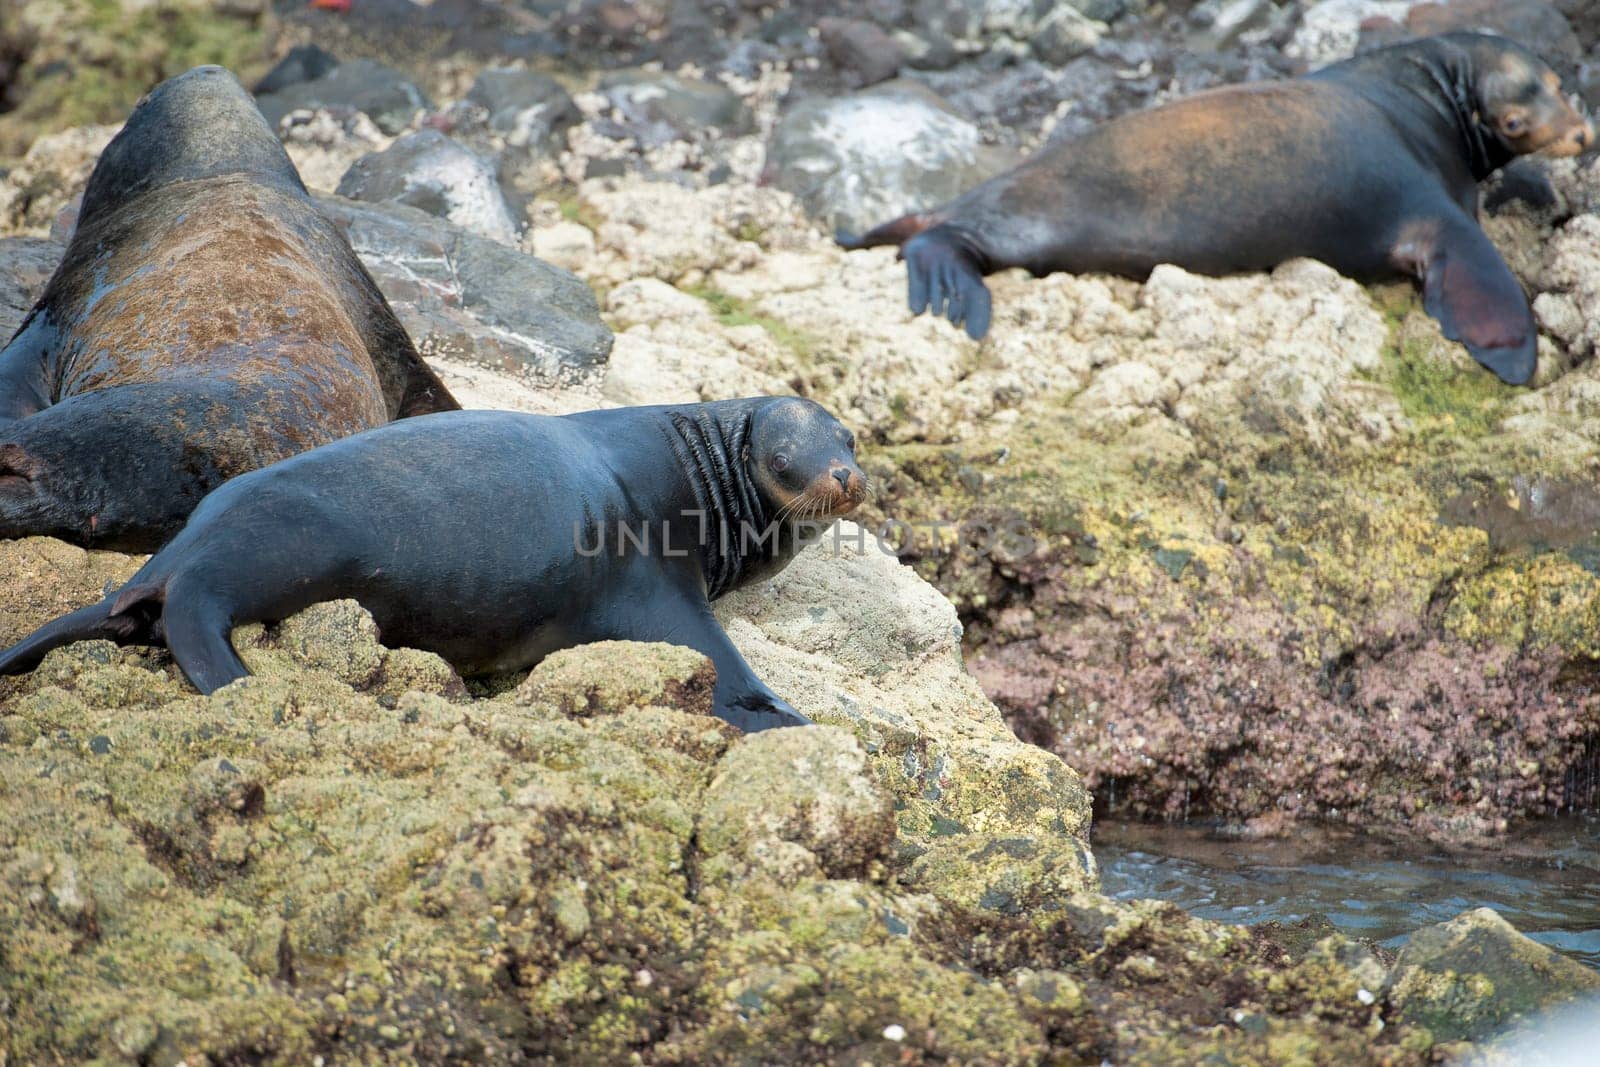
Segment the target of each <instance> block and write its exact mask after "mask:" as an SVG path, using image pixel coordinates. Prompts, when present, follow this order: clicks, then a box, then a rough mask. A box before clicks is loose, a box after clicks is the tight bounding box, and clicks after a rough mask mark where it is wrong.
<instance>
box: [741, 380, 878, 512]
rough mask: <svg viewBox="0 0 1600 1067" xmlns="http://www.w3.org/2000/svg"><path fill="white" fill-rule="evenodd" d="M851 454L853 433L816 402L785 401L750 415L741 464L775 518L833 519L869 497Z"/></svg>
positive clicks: (795, 399) (773, 403) (769, 405)
mask: <svg viewBox="0 0 1600 1067" xmlns="http://www.w3.org/2000/svg"><path fill="white" fill-rule="evenodd" d="M855 453H856V439H855V435H854V434H852V433H851V432H850V431H849V430H847V429H845V428H844V427H843V426H842V425H840V423H839V420H837V419H835V418H834V417H833V416H832V415H830V414H829V413H828V411H827V410H826V409H825V408H823V407H822V406H821V405H820V404H817V403H815V402H813V401H810V400H803V399H800V398H799V397H784V398H781V399H777V400H773V401H772V402H771V403H769V404H767V405H766V406H765V407H763V408H762V409H761V410H760V411H758V412H756V414H755V415H754V416H753V417H752V420H751V424H750V437H749V443H748V446H747V450H746V459H745V462H746V463H747V464H748V465H749V470H750V473H751V477H752V478H753V479H754V481H755V485H756V489H757V490H758V491H759V492H760V493H761V495H762V497H763V498H764V499H765V501H766V504H767V506H768V507H769V508H771V509H772V512H773V513H774V514H778V515H781V516H783V517H784V518H793V519H797V520H804V519H836V518H838V517H839V516H841V515H845V514H847V513H849V512H850V511H853V510H854V509H855V507H856V505H857V504H860V503H861V502H862V501H863V500H865V499H866V497H867V478H866V475H864V474H862V473H861V468H860V467H858V466H857V465H856V455H855Z"/></svg>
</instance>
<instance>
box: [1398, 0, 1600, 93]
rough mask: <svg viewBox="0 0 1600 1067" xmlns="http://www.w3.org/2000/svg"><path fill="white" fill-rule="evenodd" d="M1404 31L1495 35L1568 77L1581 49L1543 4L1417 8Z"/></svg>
mask: <svg viewBox="0 0 1600 1067" xmlns="http://www.w3.org/2000/svg"><path fill="white" fill-rule="evenodd" d="M1405 24H1406V28H1407V29H1408V30H1410V31H1411V32H1412V33H1414V34H1416V35H1417V36H1418V37H1432V36H1435V35H1437V34H1441V33H1455V32H1457V31H1460V30H1476V31H1481V32H1485V33H1498V34H1500V35H1502V36H1504V37H1509V38H1511V39H1512V40H1513V41H1516V42H1517V43H1518V44H1521V45H1523V46H1524V47H1526V48H1528V49H1531V50H1532V51H1533V52H1534V53H1535V54H1536V55H1539V56H1540V57H1542V58H1543V59H1544V61H1545V62H1546V63H1548V64H1550V66H1551V67H1552V68H1554V69H1555V71H1556V73H1557V74H1560V75H1561V76H1562V77H1563V78H1567V77H1570V76H1571V75H1572V74H1573V73H1574V72H1575V70H1576V69H1577V64H1578V60H1579V59H1580V58H1581V57H1582V55H1583V46H1582V45H1581V44H1580V43H1579V42H1578V36H1577V34H1575V33H1573V32H1572V26H1571V25H1570V24H1569V23H1568V22H1567V20H1566V17H1565V16H1564V15H1563V14H1562V13H1561V12H1560V11H1559V10H1557V9H1556V8H1555V7H1554V6H1552V5H1551V4H1549V3H1546V2H1545V0H1445V2H1443V3H1424V4H1417V5H1416V6H1415V7H1413V8H1412V9H1411V10H1410V11H1409V12H1407V14H1406V19H1405Z"/></svg>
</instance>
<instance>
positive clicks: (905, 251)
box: [900, 225, 991, 341]
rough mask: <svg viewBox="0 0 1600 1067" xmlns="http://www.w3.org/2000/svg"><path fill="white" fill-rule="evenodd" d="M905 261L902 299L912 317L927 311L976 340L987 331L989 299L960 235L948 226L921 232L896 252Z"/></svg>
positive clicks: (976, 262) (980, 276) (978, 271)
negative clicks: (960, 327) (904, 287)
mask: <svg viewBox="0 0 1600 1067" xmlns="http://www.w3.org/2000/svg"><path fill="white" fill-rule="evenodd" d="M900 255H901V257H902V258H903V259H904V260H905V261H906V297H907V302H908V303H909V304H910V306H911V313H912V314H913V315H920V314H922V313H923V312H924V311H927V310H928V309H929V308H932V309H933V313H934V314H935V315H943V316H945V317H946V318H948V319H949V320H950V321H951V322H953V323H955V324H956V325H957V326H961V325H965V326H966V328H967V336H968V337H971V338H972V339H973V340H975V341H976V340H978V339H980V338H982V337H983V335H984V334H986V333H988V332H989V317H990V311H991V306H990V300H989V290H988V287H987V286H985V285H984V284H983V271H982V270H981V269H980V267H979V262H978V258H977V256H976V255H974V254H973V252H972V250H971V249H970V248H969V247H968V246H967V243H966V242H965V241H964V240H962V238H961V234H960V232H959V231H958V230H956V229H955V228H954V227H952V226H946V225H940V226H935V227H933V228H932V229H929V230H924V231H923V232H921V233H919V234H917V236H915V237H913V238H912V239H911V240H909V241H907V242H906V243H905V247H903V248H902V249H901V250H900Z"/></svg>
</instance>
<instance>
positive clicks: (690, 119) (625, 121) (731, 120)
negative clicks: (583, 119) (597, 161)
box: [596, 70, 754, 147]
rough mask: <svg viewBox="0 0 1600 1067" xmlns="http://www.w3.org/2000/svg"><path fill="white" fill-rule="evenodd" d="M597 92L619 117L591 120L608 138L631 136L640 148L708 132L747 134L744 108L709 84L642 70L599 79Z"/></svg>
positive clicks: (729, 93) (734, 97)
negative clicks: (599, 120)
mask: <svg viewBox="0 0 1600 1067" xmlns="http://www.w3.org/2000/svg"><path fill="white" fill-rule="evenodd" d="M600 90H601V91H602V92H604V93H605V94H606V98H607V100H609V101H610V103H611V106H612V107H613V108H615V109H616V111H617V112H618V114H619V115H620V120H619V121H609V120H608V121H606V122H601V123H597V124H596V125H597V127H599V128H600V129H601V131H602V132H604V133H606V134H607V135H608V136H611V137H614V138H616V139H618V140H621V139H624V138H631V139H632V140H635V141H637V142H638V143H639V144H640V145H641V146H643V147H652V146H655V145H659V144H665V143H666V142H668V141H674V140H679V139H681V138H684V137H695V136H704V135H706V134H708V133H710V132H713V131H715V132H718V133H722V134H725V135H738V134H743V133H749V132H750V131H751V130H752V129H753V128H754V123H753V120H752V119H751V116H750V111H749V109H748V108H746V107H745V106H744V101H742V100H740V99H739V96H738V94H737V93H735V92H734V91H733V90H732V89H729V88H727V87H726V86H724V85H719V84H717V83H715V82H707V81H699V80H697V79H693V78H680V77H678V76H677V75H674V74H656V73H651V72H648V71H631V70H630V71H619V72H617V73H616V74H610V75H607V76H606V77H605V78H603V79H601V81H600Z"/></svg>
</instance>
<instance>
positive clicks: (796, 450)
mask: <svg viewBox="0 0 1600 1067" xmlns="http://www.w3.org/2000/svg"><path fill="white" fill-rule="evenodd" d="M866 490H867V487H866V481H865V479H864V477H863V476H862V474H861V472H860V470H859V468H858V467H857V466H856V463H855V458H854V439H853V438H852V437H851V435H850V434H849V433H848V431H846V430H845V429H844V428H843V427H841V426H840V425H839V424H838V422H836V421H835V420H834V419H833V417H832V416H831V415H829V414H828V413H827V412H826V411H824V410H823V409H822V408H820V407H818V406H817V405H816V404H814V403H812V402H810V401H806V400H798V399H792V398H772V397H759V398H753V399H748V400H728V401H721V402H718V403H712V404H697V405H685V406H681V407H649V408H623V409H617V410H609V411H591V412H584V413H582V414H577V415H568V416H564V417H559V418H556V417H549V416H540V415H523V414H517V413H513V412H491V411H470V412H453V413H446V414H441V415H430V416H426V417H423V418H418V419H407V420H404V421H401V422H396V423H392V424H390V425H387V426H383V427H380V428H378V429H375V430H370V431H368V432H366V433H362V434H357V435H355V436H353V437H348V438H345V439H343V440H340V441H336V442H334V443H332V444H329V445H325V446H323V447H321V448H319V449H316V450H315V451H312V452H307V453H304V454H302V455H298V456H295V457H293V458H290V459H287V460H284V461H283V462H281V463H278V464H276V465H274V466H272V467H268V468H266V469H264V470H259V471H254V472H252V473H249V474H245V475H243V476H241V477H239V478H236V479H234V480H233V481H231V482H229V483H227V484H226V485H224V486H222V487H221V488H219V489H217V490H216V491H215V492H213V493H212V494H211V495H210V496H209V497H207V498H206V499H205V501H204V502H202V503H201V505H200V507H199V508H197V509H196V510H195V512H194V515H193V516H192V517H191V518H190V520H189V523H188V525H187V526H185V527H184V529H183V531H182V532H181V533H180V534H179V535H178V536H177V537H176V538H174V539H173V540H172V542H171V543H170V544H169V545H167V547H166V548H164V549H162V550H161V551H160V552H159V553H157V554H156V555H155V556H154V557H152V558H151V560H150V561H149V562H148V563H147V564H146V565H145V566H144V568H143V569H142V570H140V571H139V573H138V574H136V575H134V577H133V578H132V579H131V580H130V581H129V582H128V584H127V585H126V586H124V587H123V588H122V589H121V590H119V591H118V592H116V593H114V594H112V595H111V596H109V597H107V598H106V599H105V600H104V601H102V602H101V603H99V604H95V605H92V606H90V607H86V608H83V609H82V610H80V611H77V612H74V613H72V614H70V615H67V616H65V617H63V618H61V619H58V620H56V621H55V622H52V623H50V624H48V625H46V626H44V627H42V628H40V629H39V630H38V631H36V632H35V633H33V634H32V635H30V636H29V637H27V638H25V639H24V640H22V641H21V642H19V643H17V644H16V645H15V646H13V647H12V648H10V649H8V650H6V651H5V652H3V653H0V674H16V673H21V672H24V671H28V670H32V669H33V668H34V667H35V666H36V665H37V664H38V663H39V661H40V659H42V658H43V656H44V654H45V653H46V652H48V651H49V650H50V649H52V648H56V647H58V646H60V645H64V644H67V643H69V642H71V641H76V640H84V639H87V638H106V639H110V640H115V641H118V642H121V643H124V644H137V643H147V644H162V643H164V644H165V645H166V646H167V647H169V648H170V649H171V650H172V653H173V656H174V658H175V659H177V661H178V665H179V666H180V667H181V668H182V669H183V671H184V674H185V675H186V676H187V677H188V678H189V679H190V681H192V682H193V683H194V684H195V685H196V686H197V687H198V688H199V689H200V690H201V691H202V692H211V691H212V690H214V689H216V688H218V687H219V686H222V685H225V684H226V683H228V682H231V681H233V680H235V679H237V678H240V677H243V676H244V675H245V674H246V673H248V672H247V671H246V669H245V666H244V664H243V662H242V661H240V659H239V657H238V655H237V654H236V653H235V652H234V649H233V647H232V646H231V644H230V643H229V633H230V632H231V630H232V628H233V627H234V626H235V625H238V624H242V623H247V622H253V621H259V620H266V621H271V620H276V619H282V618H285V617H287V616H288V615H291V614H293V613H294V612H296V611H299V610H301V609H302V608H305V607H307V606H309V605H311V604H314V603H317V602H319V601H323V600H336V599H341V598H347V597H348V598H353V599H355V600H358V601H360V602H361V603H362V604H363V605H364V606H365V607H366V608H367V609H368V610H369V611H371V612H372V614H373V617H374V618H375V619H376V620H377V623H378V626H379V629H380V632H381V634H382V637H383V640H384V642H385V643H387V644H389V645H391V646H406V647H415V648H423V649H429V650H432V651H434V652H437V653H439V654H440V655H442V656H444V657H445V658H446V659H447V660H449V661H450V662H451V663H453V664H454V665H455V666H456V667H458V668H459V669H460V670H461V671H462V672H463V673H467V674H475V673H488V672H497V671H506V670H512V669H516V668H521V667H526V666H529V665H531V664H533V663H536V662H538V661H539V660H540V659H542V658H543V657H545V656H546V655H548V654H549V653H551V652H553V651H555V650H556V649H560V648H566V647H569V646H572V645H578V644H584V643H588V642H592V641H600V640H607V639H623V640H637V641H667V642H671V643H674V644H680V645H687V646H689V647H691V648H694V649H698V650H699V651H701V652H703V653H705V654H706V655H707V656H709V657H710V658H711V660H712V661H713V662H714V663H715V665H716V668H717V690H716V706H717V713H718V714H719V715H720V716H721V717H722V718H724V719H726V720H728V721H729V722H732V723H734V724H735V725H737V726H740V727H742V728H744V729H746V730H757V729H765V728H767V727H771V726H788V725H796V724H800V723H804V722H805V721H806V720H805V718H804V717H803V716H801V715H800V714H799V713H798V712H796V711H795V710H794V709H793V708H792V707H790V706H789V705H788V704H786V703H784V702H783V701H782V700H781V699H779V698H778V697H777V696H775V695H774V694H773V693H772V691H771V690H770V689H768V688H767V687H766V686H765V685H764V684H763V683H762V682H761V680H760V679H759V678H757V677H756V676H755V674H754V673H753V672H752V671H751V670H750V668H749V666H748V665H746V664H745V662H744V660H743V658H742V657H740V655H739V653H738V651H737V650H736V649H735V648H734V647H733V644H732V643H731V642H730V641H729V640H728V637H727V635H726V634H725V633H723V631H722V627H721V626H720V625H718V623H717V621H716V619H715V618H714V617H713V616H712V614H711V606H710V601H711V600H713V599H715V598H716V597H718V596H721V595H722V594H723V593H726V592H728V591H729V590H732V589H737V588H739V587H741V586H744V585H748V584H749V583H751V582H754V581H758V580H760V579H762V578H766V577H769V576H771V575H772V574H775V573H777V571H779V570H781V569H782V568H783V567H784V566H786V565H787V564H788V562H789V560H790V559H791V558H792V557H793V555H794V553H795V551H797V550H798V548H799V547H801V543H802V542H803V541H804V540H806V538H807V536H808V529H809V531H810V535H811V536H814V535H815V534H816V533H818V532H820V529H821V527H822V526H825V525H826V524H827V522H828V521H830V520H831V518H832V517H833V516H836V515H839V514H843V513H844V512H846V511H848V510H850V509H851V508H853V507H854V506H855V505H856V504H857V503H859V502H860V501H861V499H862V498H863V497H864V496H865V494H866ZM787 519H817V520H819V522H818V523H817V524H816V525H815V526H812V527H809V528H808V527H806V526H796V525H794V524H791V523H788V522H782V523H781V524H779V525H777V526H775V527H774V526H773V524H774V523H778V522H779V520H787ZM619 523H621V524H624V525H626V527H627V529H628V531H629V532H630V533H631V535H632V538H633V539H631V540H630V539H627V538H625V537H623V536H622V535H621V534H620V533H619V527H618V524H619ZM745 527H748V528H749V530H750V531H751V532H752V534H753V536H750V537H746V536H744V534H743V530H744V528H745ZM773 529H775V530H776V531H777V532H776V534H775V535H772V536H764V535H767V534H768V533H769V531H770V530H773ZM724 533H726V536H724ZM640 537H643V538H646V539H647V540H645V541H644V542H643V547H642V548H641V542H640V540H639V538H640Z"/></svg>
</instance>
